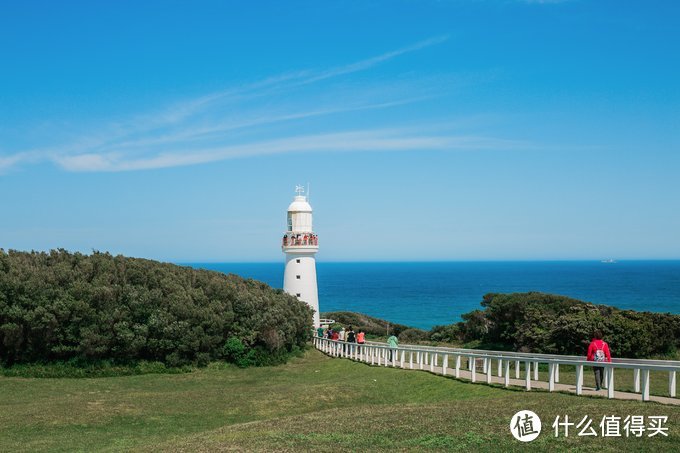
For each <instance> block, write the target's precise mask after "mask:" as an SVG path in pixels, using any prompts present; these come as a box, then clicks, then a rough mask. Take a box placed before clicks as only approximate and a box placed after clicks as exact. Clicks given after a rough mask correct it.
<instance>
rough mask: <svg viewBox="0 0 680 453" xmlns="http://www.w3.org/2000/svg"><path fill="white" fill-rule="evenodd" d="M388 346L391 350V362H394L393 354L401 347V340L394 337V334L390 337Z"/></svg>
mask: <svg viewBox="0 0 680 453" xmlns="http://www.w3.org/2000/svg"><path fill="white" fill-rule="evenodd" d="M387 346H389V348H390V362H391V361H392V356H393V354H392V352H393V351H394V350H395V349H397V348H398V347H399V339H398V338H397V337H395V336H394V334H392V335H390V337H389V338H388V339H387Z"/></svg>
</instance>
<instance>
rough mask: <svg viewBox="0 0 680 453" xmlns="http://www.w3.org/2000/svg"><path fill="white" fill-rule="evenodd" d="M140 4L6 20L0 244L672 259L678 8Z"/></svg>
mask: <svg viewBox="0 0 680 453" xmlns="http://www.w3.org/2000/svg"><path fill="white" fill-rule="evenodd" d="M100 3H101V4H100ZM139 3H142V2H126V1H122V2H115V3H111V4H109V5H106V4H103V3H102V2H95V3H94V4H93V3H92V2H75V1H72V2H59V3H58V2H30V1H27V2H15V3H14V4H10V3H9V2H5V3H3V4H2V5H1V6H0V58H1V60H0V61H1V64H0V66H1V68H2V70H0V203H1V205H0V206H2V214H1V215H0V247H2V248H5V249H11V248H12V249H19V250H30V249H36V250H47V249H50V248H57V247H64V248H67V249H69V250H80V251H84V252H88V251H91V250H93V249H94V250H102V251H110V252H112V253H123V254H127V255H132V256H142V257H148V258H153V259H160V260H170V261H178V262H187V261H277V260H281V259H282V255H281V252H280V248H279V240H280V237H281V234H282V232H283V229H284V228H285V209H286V207H287V205H288V203H289V202H290V200H291V198H292V196H293V195H294V193H293V189H294V187H295V185H296V184H300V183H302V184H306V183H308V182H309V183H310V184H311V189H312V191H311V201H312V205H313V206H314V209H315V227H316V230H317V232H318V233H319V235H320V252H319V256H318V258H319V259H322V260H325V261H347V260H349V261H354V260H358V261H360V260H511V259H520V260H531V259H540V260H543V259H601V258H610V257H611V258H616V259H657V258H658V259H677V258H680V209H679V207H680V206H679V205H680V203H679V200H680V178H679V177H678V175H679V174H680V155H679V151H680V62H679V59H678V57H677V49H678V45H680V29H679V28H678V26H677V24H678V23H679V22H680V3H678V2H674V1H667V2H662V1H659V2H648V1H645V2H643V1H640V2H635V1H627V2H618V1H597V2H596V1H591V2H589V1H585V0H581V1H579V0H573V1H547V0H546V1H511V0H496V1H492V0H488V1H483V0H479V1H455V0H451V1H432V2H428V1H422V0H419V1H415V0H414V1H389V2H387V1H386V2H378V1H356V2H311V1H310V2H243V3H242V4H240V5H238V4H236V3H235V2H217V1H215V2H198V1H197V2H191V4H190V3H189V2H169V1H163V2H144V5H140V4H139Z"/></svg>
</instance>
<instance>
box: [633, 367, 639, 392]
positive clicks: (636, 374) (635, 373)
mask: <svg viewBox="0 0 680 453" xmlns="http://www.w3.org/2000/svg"><path fill="white" fill-rule="evenodd" d="M633 383H634V385H635V393H640V368H635V369H634V370H633Z"/></svg>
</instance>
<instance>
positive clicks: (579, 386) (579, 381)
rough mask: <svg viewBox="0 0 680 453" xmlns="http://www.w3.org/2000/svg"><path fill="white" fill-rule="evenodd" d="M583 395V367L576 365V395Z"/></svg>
mask: <svg viewBox="0 0 680 453" xmlns="http://www.w3.org/2000/svg"><path fill="white" fill-rule="evenodd" d="M581 393H583V365H576V394H577V395H580V394H581Z"/></svg>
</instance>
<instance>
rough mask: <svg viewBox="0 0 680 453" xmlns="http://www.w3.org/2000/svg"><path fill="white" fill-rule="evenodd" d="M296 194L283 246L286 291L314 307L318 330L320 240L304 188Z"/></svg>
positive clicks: (299, 188)
mask: <svg viewBox="0 0 680 453" xmlns="http://www.w3.org/2000/svg"><path fill="white" fill-rule="evenodd" d="M295 192H296V193H297V195H296V197H295V199H294V200H293V202H292V203H291V204H290V206H288V229H287V230H286V233H285V234H284V236H283V244H282V246H281V249H282V250H283V253H285V254H286V270H285V272H284V274H283V290H284V291H285V292H287V293H288V294H290V295H292V296H296V297H297V298H298V299H300V300H302V301H304V302H306V303H307V304H308V305H309V306H310V307H312V309H313V310H314V327H315V328H316V327H319V291H318V289H317V286H316V260H315V258H314V255H316V252H318V251H319V241H318V238H317V236H316V234H315V233H314V230H313V228H312V207H311V206H310V205H309V203H308V202H307V197H306V196H304V195H303V193H304V188H303V187H301V186H296V188H295Z"/></svg>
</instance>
